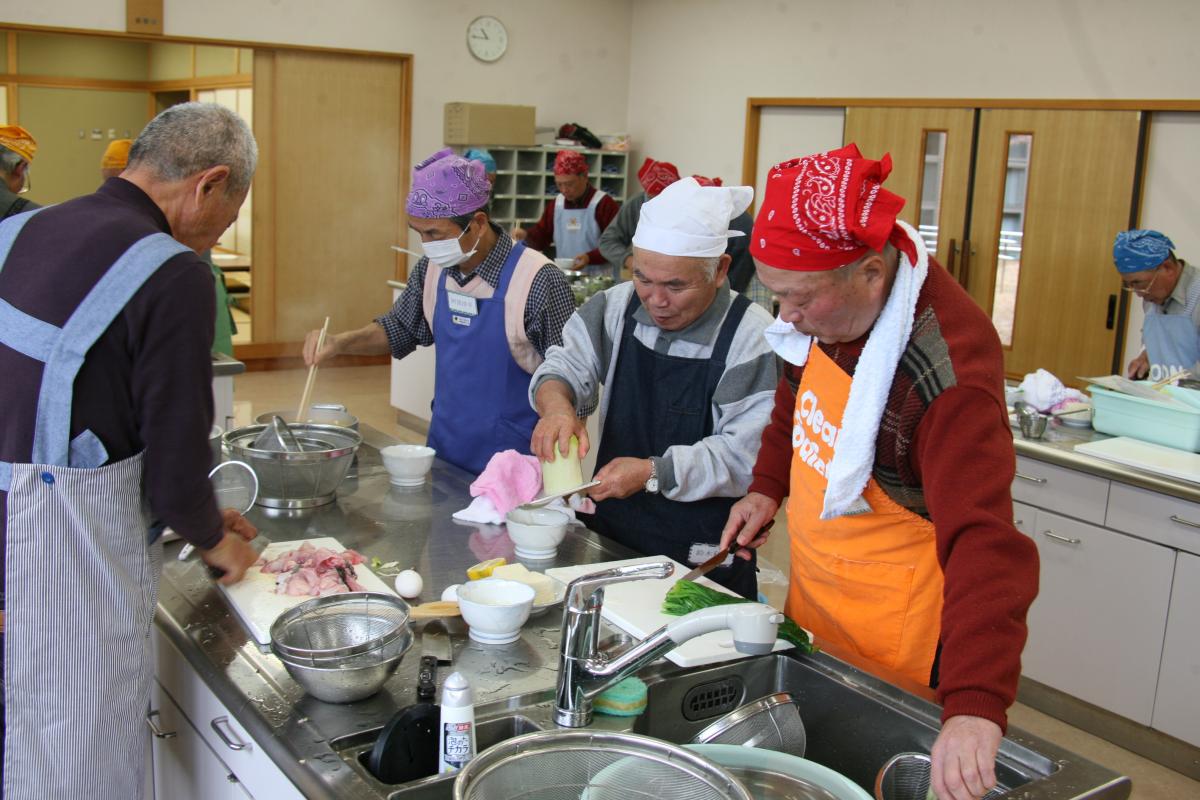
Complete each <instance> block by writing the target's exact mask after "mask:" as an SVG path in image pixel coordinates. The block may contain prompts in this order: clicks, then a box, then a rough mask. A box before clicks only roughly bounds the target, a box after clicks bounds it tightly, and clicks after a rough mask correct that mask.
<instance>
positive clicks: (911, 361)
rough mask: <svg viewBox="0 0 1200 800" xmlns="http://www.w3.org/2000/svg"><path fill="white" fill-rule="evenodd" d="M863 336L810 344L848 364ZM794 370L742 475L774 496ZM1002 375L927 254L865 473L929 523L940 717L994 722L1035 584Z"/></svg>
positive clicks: (785, 467) (788, 368)
mask: <svg viewBox="0 0 1200 800" xmlns="http://www.w3.org/2000/svg"><path fill="white" fill-rule="evenodd" d="M866 339H867V337H866V336H863V337H862V338H861V339H859V340H857V341H854V342H849V343H842V344H833V345H825V344H822V345H820V347H821V349H822V350H824V351H825V353H826V354H827V355H829V356H830V357H831V358H833V360H834V361H835V362H836V363H837V364H838V366H840V367H841V368H842V369H844V370H845V371H846V372H847V373H849V374H851V375H853V374H854V368H855V366H856V365H857V363H858V357H859V355H860V354H861V353H862V348H863V345H865V344H866ZM803 374H804V368H803V367H795V366H792V365H790V364H788V365H785V369H784V374H783V378H782V379H781V380H780V382H779V386H778V388H777V390H776V393H775V410H774V411H773V412H772V415H771V422H770V423H769V424H768V425H767V427H766V429H765V430H764V431H763V437H762V449H761V450H760V451H759V454H758V461H757V463H756V464H755V467H754V480H753V482H752V483H751V485H750V491H752V492H760V493H762V494H765V495H767V496H769V497H771V498H774V499H775V500H776V501H779V502H782V500H783V498H784V497H785V496H786V495H787V494H788V484H789V479H790V469H791V460H792V444H791V433H792V414H793V410H794V409H795V405H796V387H797V386H798V385H799V383H800V378H801V376H802V375H803ZM1003 387H1004V360H1003V354H1002V352H1001V349H1000V342H999V339H998V338H997V336H996V331H995V328H994V327H993V325H992V322H991V320H990V319H988V317H987V315H986V314H984V313H983V312H982V311H981V310H980V308H979V306H977V305H976V304H975V302H974V301H973V300H972V299H971V298H970V296H969V295H967V293H966V292H965V291H963V289H962V287H961V286H959V284H958V283H957V282H956V281H955V280H954V279H953V278H952V277H950V275H949V274H948V273H947V272H946V271H945V270H944V269H942V268H941V267H940V266H939V265H937V264H936V263H935V262H934V261H933V260H932V259H930V263H929V277H928V278H927V279H926V281H925V285H924V286H923V287H922V289H921V294H920V296H919V297H918V298H917V308H916V318H915V320H914V322H913V332H912V335H911V337H910V338H909V342H908V347H907V348H906V350H905V352H904V355H903V356H902V357H901V359H900V364H899V366H898V367H897V370H896V375H895V377H894V378H893V380H892V387H891V390H890V391H889V395H888V400H887V404H886V408H885V410H884V416H883V420H882V421H881V422H880V426H879V437H878V440H877V441H876V451H875V467H874V470H873V474H874V478H875V480H876V482H878V483H879V485H880V487H881V488H882V489H883V490H884V491H885V492H887V494H888V496H889V497H891V498H892V499H893V500H894V501H896V502H897V503H899V504H900V505H902V506H904V507H905V508H908V509H909V510H911V511H912V512H914V513H916V514H919V515H921V516H923V517H925V518H927V519H929V520H931V521H932V522H933V524H934V527H935V529H936V531H937V549H938V561H939V563H940V564H941V567H942V572H943V573H944V575H945V588H944V602H943V608H942V630H941V656H940V661H939V669H938V672H939V679H938V683H937V687H936V688H937V699H938V702H940V703H941V704H942V706H943V719H948V718H949V717H952V716H956V715H960V714H969V715H973V716H978V717H984V718H986V719H990V720H992V721H993V722H995V723H997V724H998V725H1000V727H1001V728H1002V729H1004V728H1006V726H1007V718H1006V714H1005V711H1006V709H1007V708H1008V707H1009V706H1010V705H1012V703H1013V700H1014V699H1015V697H1016V690H1017V681H1018V678H1019V677H1020V674H1021V650H1022V649H1023V648H1024V647H1025V637H1026V633H1027V630H1026V627H1025V614H1026V612H1027V611H1028V610H1029V605H1030V604H1031V603H1032V602H1033V599H1034V597H1035V596H1036V595H1037V586H1038V556H1037V548H1036V546H1035V545H1034V543H1033V541H1032V540H1030V539H1029V538H1028V537H1026V536H1024V535H1023V534H1021V533H1020V532H1018V531H1017V529H1016V528H1015V527H1014V526H1013V507H1012V495H1011V485H1012V481H1013V474H1014V472H1015V470H1016V456H1015V454H1014V451H1013V441H1012V432H1011V430H1010V428H1009V424H1008V414H1007V412H1006V410H1005V404H1004V389H1003Z"/></svg>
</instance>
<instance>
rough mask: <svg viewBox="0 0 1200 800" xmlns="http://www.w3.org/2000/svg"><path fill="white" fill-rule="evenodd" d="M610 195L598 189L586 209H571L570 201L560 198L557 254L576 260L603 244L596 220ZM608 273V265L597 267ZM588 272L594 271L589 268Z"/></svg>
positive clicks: (556, 222)
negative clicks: (597, 212)
mask: <svg viewBox="0 0 1200 800" xmlns="http://www.w3.org/2000/svg"><path fill="white" fill-rule="evenodd" d="M606 196H607V195H606V194H605V193H604V192H602V191H600V190H599V189H597V190H596V191H595V192H594V193H593V194H592V199H591V200H590V201H588V204H587V207H586V208H567V198H566V197H564V196H563V195H561V194H560V195H559V196H558V197H557V198H556V199H555V201H554V255H555V256H556V257H557V258H574V257H575V256H578V255H583V254H585V253H590V252H591V251H592V250H595V249H596V247H597V246H598V245H599V244H600V234H601V233H603V231H601V230H600V223H599V222H597V221H596V206H597V205H599V204H600V200H601V199H602V198H604V197H606ZM595 266H596V267H598V268H601V269H604V270H605V271H607V270H608V266H607V265H606V264H597V265H595ZM588 272H589V273H590V272H592V269H591V267H590V266H589V268H588Z"/></svg>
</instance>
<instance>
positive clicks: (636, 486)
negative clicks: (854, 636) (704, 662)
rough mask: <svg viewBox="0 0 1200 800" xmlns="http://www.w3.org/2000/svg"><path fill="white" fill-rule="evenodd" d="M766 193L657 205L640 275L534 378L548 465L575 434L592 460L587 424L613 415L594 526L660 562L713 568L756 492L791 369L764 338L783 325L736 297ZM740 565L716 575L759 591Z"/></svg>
mask: <svg viewBox="0 0 1200 800" xmlns="http://www.w3.org/2000/svg"><path fill="white" fill-rule="evenodd" d="M753 197H754V190H753V189H751V188H750V187H748V186H730V187H719V186H701V185H700V184H699V183H698V182H697V181H696V180H695V179H694V178H684V179H683V180H680V181H677V182H675V183H673V184H671V185H670V186H668V187H666V188H665V189H664V190H663V191H662V193H661V194H659V195H657V196H656V197H655V198H653V199H652V200H650V201H648V202H647V203H646V204H645V205H644V206H643V207H642V211H641V217H640V219H639V220H638V226H637V231H636V233H635V234H634V237H633V248H634V255H633V280H632V281H630V282H628V283H622V284H619V285H617V286H614V287H613V288H611V289H608V290H607V291H605V292H602V293H600V294H597V295H594V296H593V297H592V298H591V299H589V300H588V301H587V303H585V304H584V305H583V306H582V307H581V308H580V309H579V310H578V311H576V312H575V314H574V315H573V316H572V317H571V318H570V319H569V320H568V321H567V324H566V326H565V327H564V328H563V343H562V346H561V347H557V346H556V347H551V348H550V349H549V350H548V351H547V352H546V360H545V362H544V363H543V364H542V365H541V366H540V367H538V369H537V371H536V372H534V375H533V382H532V383H531V384H530V392H529V396H530V400H531V402H532V403H533V405H534V407H535V408H536V409H537V411H538V415H539V417H540V420H539V421H538V423H537V427H536V428H534V431H533V440H532V444H531V447H532V450H533V452H534V454H535V455H537V456H538V457H539V458H543V459H546V460H553V457H554V456H553V454H554V451H555V445H556V444H557V446H558V449H559V450H560V451H561V452H564V453H565V452H567V449H568V443H569V440H570V437H571V436H576V437H578V438H579V454H580V455H581V456H583V455H585V454H586V453H587V451H588V449H589V448H590V442H589V441H588V436H587V431H586V429H585V427H584V422H585V419H586V417H587V416H588V415H590V414H592V413H593V412H595V411H596V410H597V408H598V409H599V411H600V445H599V447H600V449H599V453H598V459H597V464H599V465H600V468H599V470H598V471H597V472H596V475H595V478H596V480H599V481H600V482H601V483H600V486H598V487H597V488H595V489H593V490H592V491H591V493H590V494H591V497H592V499H594V500H595V501H597V507H596V513H595V515H594V516H589V517H585V521H586V523H587V525H588V527H590V528H591V529H593V530H595V531H597V532H598V533H602V534H604V535H605V536H608V537H609V538H612V539H615V540H616V541H618V542H621V543H622V544H625V545H627V546H629V547H631V548H633V549H634V550H637V551H639V552H642V553H645V554H647V555H665V556H669V557H671V558H673V559H675V560H676V561H679V562H681V563H685V564H699V563H701V562H703V561H705V560H707V559H708V558H709V557H711V556H712V555H713V554H715V553H716V551H717V542H718V541H719V539H720V534H721V528H722V527H723V526H724V524H725V520H726V518H727V517H728V513H729V509H730V507H731V506H732V505H733V503H734V501H735V500H736V499H737V498H739V497H742V496H743V495H744V494H745V493H746V488H747V487H748V486H749V484H750V471H751V469H752V467H753V466H754V454H755V453H756V452H757V451H758V443H759V436H760V434H761V433H762V429H763V428H764V427H765V425H766V423H767V419H768V417H769V415H770V411H771V406H772V398H773V395H774V390H775V384H776V381H777V380H778V372H777V369H776V361H775V356H774V354H773V353H772V352H771V349H770V348H769V346H768V345H767V342H766V340H765V339H764V338H763V331H764V330H765V329H766V327H767V326H768V325H769V324H770V323H771V318H770V316H769V315H768V314H767V313H766V311H764V310H763V309H762V308H760V307H758V306H755V305H754V304H752V303H750V302H749V301H748V300H747V299H746V298H745V297H743V296H741V295H739V294H737V293H736V292H733V291H731V290H730V289H729V287H728V284H727V282H726V275H727V273H728V270H729V262H730V257H729V256H728V255H726V254H725V248H726V245H727V243H728V240H729V238H730V237H731V236H741V235H743V234H741V233H740V232H738V231H731V230H729V221H730V220H731V219H733V218H734V217H737V216H738V215H739V214H741V213H742V212H743V211H745V210H746V208H747V207H748V206H749V205H750V201H751V200H752V199H753ZM601 386H603V387H604V391H603V393H601V391H600V387H601ZM731 561H732V563H727V565H725V566H722V567H718V568H717V569H716V570H714V571H713V572H712V573H711V574H710V577H712V578H713V579H714V580H716V581H718V582H719V583H722V584H724V585H725V586H728V587H729V588H730V589H733V590H734V591H737V592H739V593H740V594H742V595H744V596H746V597H751V598H753V597H755V596H756V580H755V576H754V564H753V562H747V561H743V560H741V559H736V560H731Z"/></svg>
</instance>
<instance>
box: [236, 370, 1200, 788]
mask: <svg viewBox="0 0 1200 800" xmlns="http://www.w3.org/2000/svg"><path fill="white" fill-rule="evenodd" d="M388 371H389V367H387V366H378V367H347V368H341V369H323V370H321V371H320V372H319V373H318V376H317V382H316V387H315V389H314V392H313V401H314V402H318V403H332V402H336V403H342V404H343V405H345V406H346V407H347V409H348V410H349V411H350V413H352V414H354V415H355V416H357V417H358V418H359V419H360V420H362V421H363V422H365V423H367V424H368V425H371V426H372V427H374V428H377V429H379V430H381V431H384V432H386V433H389V434H391V435H393V436H395V437H396V438H398V439H399V440H401V441H405V442H414V443H422V442H424V439H425V437H424V435H423V434H421V433H418V432H416V431H412V430H409V429H407V428H403V427H401V426H400V425H398V424H397V423H396V415H395V410H394V409H393V408H392V407H391V405H389V403H388V391H389V385H388V380H389V378H388V375H389V372H388ZM306 375H307V371H306V370H284V371H279V372H251V373H246V374H244V375H239V376H237V378H235V379H234V406H235V414H236V416H237V420H238V424H249V423H250V422H251V421H252V420H253V419H254V416H255V415H256V414H260V413H262V412H263V411H270V410H273V409H280V408H283V409H287V408H294V407H295V406H296V404H297V403H299V401H300V393H301V392H302V391H303V389H304V380H305V377H306ZM785 530H786V526H785V525H783V524H782V521H781V522H777V523H776V527H775V535H774V536H772V537H771V539H770V540H769V541H768V543H767V545H766V546H765V547H764V549H763V551H762V553H763V556H764V557H765V558H766V560H767V561H769V562H770V563H771V564H772V565H774V566H776V567H778V568H779V569H780V570H782V572H783V573H784V576H781V580H782V581H786V577H785V576H786V572H787V563H788V556H787V536H786V535H780V533H781V532H782V531H785ZM764 590H765V591H766V593H767V596H768V599H769V600H771V601H772V603H773V604H774V603H782V597H783V595H784V593H785V591H786V583H785V582H784V583H780V584H777V585H771V584H767V585H764ZM1009 716H1010V719H1011V722H1012V724H1013V725H1015V726H1017V727H1020V728H1023V729H1025V730H1026V731H1028V732H1029V733H1032V734H1034V735H1035V736H1040V737H1042V738H1044V739H1046V740H1048V741H1051V742H1054V743H1055V744H1058V745H1060V746H1061V747H1064V748H1066V749H1067V750H1070V751H1071V752H1074V753H1077V754H1078V755H1081V756H1083V757H1085V758H1088V759H1091V760H1092V761H1095V762H1097V763H1099V764H1103V765H1105V766H1107V767H1109V768H1110V769H1113V770H1116V771H1117V772H1120V773H1121V774H1124V775H1128V776H1130V777H1131V778H1132V779H1133V794H1132V797H1133V799H1134V800H1191V799H1193V798H1200V782H1197V781H1193V780H1190V779H1189V778H1187V777H1185V776H1183V775H1182V774H1180V773H1178V772H1175V771H1174V770H1171V769H1167V768H1166V767H1163V766H1160V765H1158V764H1156V763H1154V762H1152V761H1149V760H1147V759H1145V758H1142V757H1141V756H1138V755H1136V754H1134V753H1131V752H1129V751H1128V750H1124V749H1122V748H1120V747H1117V746H1116V745H1114V744H1112V743H1110V742H1107V741H1105V740H1103V739H1100V738H1098V737H1096V736H1092V735H1091V734H1089V733H1086V732H1084V731H1082V730H1080V729H1078V728H1074V727H1072V726H1070V725H1067V724H1066V723H1064V722H1061V721H1059V720H1057V719H1054V718H1053V717H1049V716H1047V715H1045V714H1042V713H1041V712H1039V711H1035V710H1034V709H1032V708H1029V707H1028V706H1024V705H1022V704H1020V703H1018V704H1017V705H1016V706H1014V707H1013V708H1012V709H1011V710H1010V714H1009Z"/></svg>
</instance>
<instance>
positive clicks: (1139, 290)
mask: <svg viewBox="0 0 1200 800" xmlns="http://www.w3.org/2000/svg"><path fill="white" fill-rule="evenodd" d="M1161 274H1162V273H1161V272H1159V267H1155V268H1154V277H1153V278H1151V279H1150V280H1148V281H1129V282H1128V283H1125V284H1124V285H1123V286H1122V287H1121V291H1124V292H1133V293H1134V294H1145V293H1146V292H1148V291H1150V287H1151V286H1153V285H1154V282H1155V281H1156V280H1158V276H1159V275H1161Z"/></svg>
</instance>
